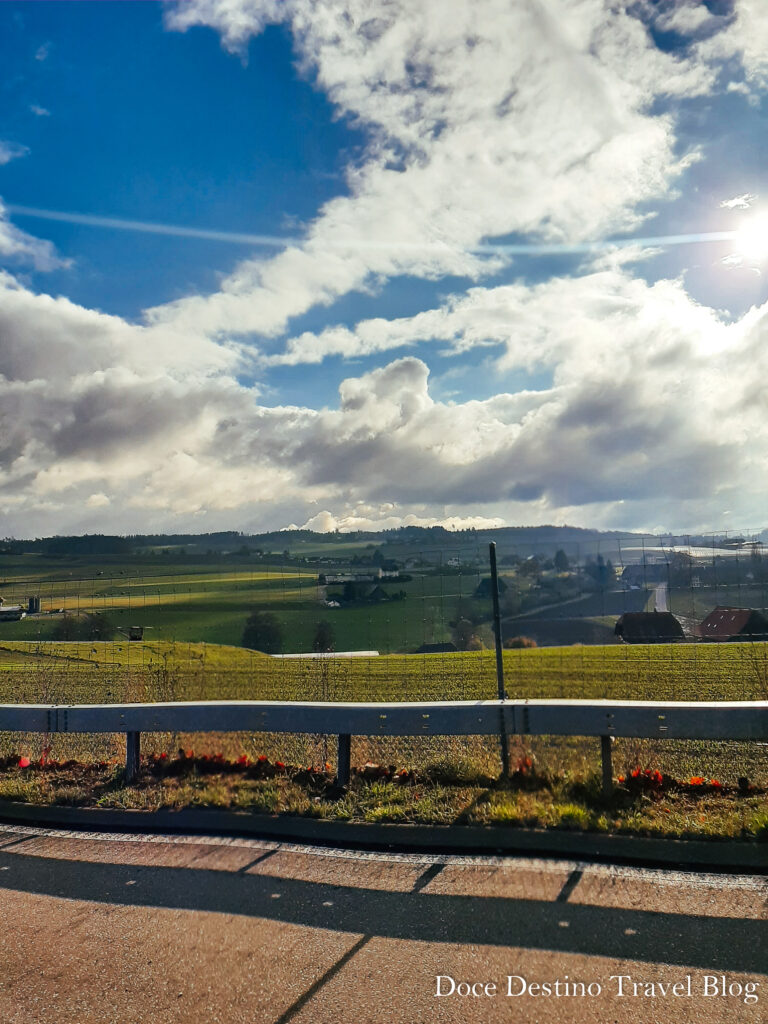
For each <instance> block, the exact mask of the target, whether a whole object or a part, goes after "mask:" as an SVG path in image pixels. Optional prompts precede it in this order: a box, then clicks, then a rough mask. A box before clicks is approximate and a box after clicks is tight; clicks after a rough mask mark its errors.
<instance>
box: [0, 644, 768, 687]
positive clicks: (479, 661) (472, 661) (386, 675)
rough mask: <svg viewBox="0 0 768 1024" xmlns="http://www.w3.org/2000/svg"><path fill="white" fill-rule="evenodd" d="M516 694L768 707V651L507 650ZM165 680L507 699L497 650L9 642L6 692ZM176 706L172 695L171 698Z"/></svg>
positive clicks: (2, 670)
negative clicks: (365, 653)
mask: <svg viewBox="0 0 768 1024" xmlns="http://www.w3.org/2000/svg"><path fill="white" fill-rule="evenodd" d="M504 673H505V685H506V688H507V692H508V694H509V696H510V697H523V698H525V697H528V698H546V697H550V698H556V697H564V698H572V697H584V698H589V697H592V698H616V699H638V700H642V699H646V700H653V699H657V700H662V699H668V700H766V699H768V644H765V643H732V644H658V645H637V646H634V645H609V646H594V647H579V646H573V647H559V648H551V647H550V648H547V647H544V648H536V649H528V650H510V651H505V652H504ZM160 675H162V676H163V677H164V678H165V680H166V682H167V683H168V685H169V686H170V684H171V682H172V684H173V686H172V689H173V691H174V694H175V695H176V699H180V700H181V699H202V698H207V699H218V698H221V699H223V698H229V699H270V700H271V699H291V700H317V699H337V700H440V699H444V700H460V699H467V700H470V699H483V698H493V697H495V696H496V687H497V684H496V669H495V655H494V652H493V651H491V650H486V651H477V652H460V653H453V654H430V655H414V654H411V655H405V654H394V655H389V656H380V657H368V658H340V657H329V658H322V659H317V658H309V657H308V658H286V659H282V658H271V657H269V656H267V655H263V654H259V653H258V652H255V651H248V650H246V649H244V648H240V647H233V646H222V645H216V644H201V643H178V642H177V643H165V642H162V641H156V640H153V641H143V642H137V641H134V642H128V641H124V642H120V643H112V642H93V643H91V642H76V643H45V642H40V643H33V642H25V641H19V640H17V641H4V642H0V697H1V698H2V700H5V701H12V700H18V699H19V688H20V687H23V689H24V691H25V693H28V694H30V696H29V697H28V698H25V699H30V700H32V699H42V694H43V690H47V691H48V692H49V694H50V695H51V696H50V699H51V700H53V699H54V698H55V699H56V701H57V702H68V703H72V702H76V701H101V700H104V699H106V696H105V695H106V694H107V692H109V694H110V695H111V697H110V699H113V700H115V701H119V700H123V699H144V698H140V697H135V698H131V697H129V696H126V695H128V694H129V693H130V692H132V688H134V689H136V691H137V692H138V690H140V689H141V687H142V686H144V685H145V684H146V680H147V679H149V678H150V677H153V676H158V677H159V676H160ZM167 699H171V698H167Z"/></svg>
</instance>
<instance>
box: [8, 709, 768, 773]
mask: <svg viewBox="0 0 768 1024" xmlns="http://www.w3.org/2000/svg"><path fill="white" fill-rule="evenodd" d="M0 730H2V731H9V732H41V733H121V732H122V733H125V736H126V757H125V774H126V779H127V780H129V781H130V780H131V779H133V778H135V776H136V773H137V771H138V768H139V761H140V752H141V734H142V733H153V732H285V733H322V734H326V735H335V736H337V737H338V762H337V777H338V782H339V784H340V785H346V784H347V783H348V782H349V775H350V744H351V738H352V736H482V735H500V736H510V735H514V734H517V735H529V736H594V737H599V738H600V749H601V758H602V780H603V790H604V792H606V793H608V792H610V790H611V788H612V786H613V767H612V763H611V743H612V737H614V736H620V737H636V738H644V739H682V740H695V739H704V740H746V741H755V742H766V741H768V701H639V700H625V701H611V700H503V701H502V700H482V701H431V702H398V703H333V704H332V703H324V702H312V701H216V700H214V701H189V702H168V703H156V704H70V705H66V704H64V705H62V704H2V705H0Z"/></svg>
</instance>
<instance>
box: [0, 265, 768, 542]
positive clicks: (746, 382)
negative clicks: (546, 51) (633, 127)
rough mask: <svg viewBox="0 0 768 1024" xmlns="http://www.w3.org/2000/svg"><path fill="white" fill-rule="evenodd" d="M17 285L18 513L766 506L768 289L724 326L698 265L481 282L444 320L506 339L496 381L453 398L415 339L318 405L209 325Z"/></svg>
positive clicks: (381, 521)
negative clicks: (268, 388)
mask: <svg viewBox="0 0 768 1024" xmlns="http://www.w3.org/2000/svg"><path fill="white" fill-rule="evenodd" d="M0 283H2V292H0V334H2V337H3V339H4V344H3V347H2V350H0V438H1V439H2V441H1V443H0V511H2V512H3V513H4V515H5V521H6V523H8V524H9V525H8V530H9V532H13V531H14V530H15V531H16V532H19V530H20V529H24V530H32V531H34V532H49V533H51V532H64V531H65V530H66V529H68V528H69V529H71V528H73V527H74V526H76V525H77V524H78V523H81V522H83V521H84V520H83V518H82V516H83V515H85V513H86V512H87V513H94V514H95V513H98V512H99V510H100V508H101V511H102V513H103V516H107V517H108V518H104V517H103V518H102V519H101V520H100V523H101V528H102V529H107V528H108V529H110V530H115V531H117V530H123V531H127V532H137V531H144V530H149V529H150V528H153V527H154V528H164V529H168V528H171V526H177V527H179V528H181V527H182V525H183V526H184V527H185V528H199V526H200V523H199V522H198V520H200V519H201V517H203V518H204V519H205V525H206V529H214V528H223V527H225V526H229V527H231V526H233V525H237V526H241V527H243V528H245V527H246V526H250V527H251V528H256V529H263V528H267V527H275V526H280V525H282V524H283V523H286V522H291V521H292V522H294V523H305V524H306V523H313V524H314V525H316V526H319V527H321V528H325V529H336V528H338V529H346V530H350V529H358V528H360V529H362V528H365V526H366V524H367V525H370V526H371V527H372V528H376V529H380V528H385V527H387V526H395V525H399V524H400V523H408V522H413V523H419V524H426V525H431V524H437V523H439V524H444V525H445V524H451V523H453V524H455V525H456V526H460V525H461V524H462V523H463V524H464V525H470V524H474V525H477V524H478V523H480V522H481V521H482V520H488V519H493V520H495V519H505V520H507V521H510V520H511V521H514V520H517V521H523V522H552V521H556V522H557V521H559V522H563V521H570V522H576V523H583V524H585V525H586V524H588V523H592V524H595V523H603V524H604V525H612V523H611V520H610V517H611V516H613V517H614V524H615V525H617V526H619V527H620V526H622V525H625V524H626V525H627V526H630V525H638V520H640V517H642V521H644V522H651V521H652V522H654V523H658V522H666V523H667V524H668V525H669V527H670V528H678V529H679V528H683V527H685V526H690V525H691V524H693V523H697V524H698V523H702V522H709V523H710V524H713V523H717V522H719V510H720V509H722V508H723V507H727V508H729V509H731V510H732V514H733V517H734V519H739V520H740V521H741V522H748V521H750V520H752V519H753V518H754V517H756V516H757V514H758V513H759V510H760V509H761V508H762V507H763V503H762V488H763V481H764V479H765V477H766V470H768V465H766V462H768V458H767V457H766V456H765V454H764V453H765V452H766V451H768V443H767V442H768V427H767V426H766V424H768V415H766V413H767V412H768V409H766V398H765V394H764V391H763V389H762V386H761V382H762V380H764V379H765V376H766V374H768V355H766V353H768V345H767V344H766V341H768V306H766V307H762V308H758V309H755V310H752V311H751V312H750V313H749V314H748V315H747V316H745V317H744V318H743V319H742V320H741V321H738V322H736V323H731V324H727V323H725V322H723V321H721V320H720V319H719V317H718V316H717V315H716V314H715V313H714V311H712V310H709V309H706V308H704V307H700V306H697V305H696V304H695V303H693V302H692V300H691V299H690V297H689V296H687V295H686V293H685V291H684V289H683V287H682V285H681V284H680V283H679V282H669V281H667V282H661V283H659V284H657V285H654V286H648V285H647V284H645V283H644V282H641V281H637V280H634V279H633V278H632V277H631V276H630V275H629V274H628V273H627V272H626V271H620V270H613V271H602V272H600V273H595V274H592V275H588V276H586V277H583V278H580V279H567V278H564V279H555V280H552V281H550V282H547V283H545V284H542V285H540V286H538V287H537V288H533V289H526V288H524V287H523V286H517V285H514V286H505V287H500V288H493V289H482V288H476V289H473V290H471V291H470V293H469V294H468V295H467V296H466V297H464V298H462V299H455V300H453V301H451V302H447V303H446V304H445V305H444V306H443V307H440V308H439V309H437V310H433V311H430V312H429V313H428V314H424V316H425V317H427V316H431V317H432V321H433V325H435V326H434V331H435V332H437V331H439V332H442V335H443V336H444V338H445V339H446V341H447V343H448V344H450V345H453V346H454V347H455V348H456V349H457V350H458V349H461V348H462V347H472V346H475V345H484V344H485V342H486V340H487V337H488V336H493V337H494V338H495V339H496V340H497V344H498V348H497V349H496V350H495V358H496V360H497V367H496V370H495V371H494V379H495V381H496V386H497V387H498V388H499V389H500V393H499V394H496V395H494V396H493V397H491V398H488V399H486V400H483V401H458V402H442V401H438V400H436V399H435V397H434V395H433V394H432V393H431V391H430V386H429V369H428V367H427V365H426V363H425V362H424V361H423V360H421V359H418V358H414V357H413V356H409V357H406V358H402V359H396V360H394V361H393V362H390V363H389V364H388V365H385V366H382V367H380V368H378V369H375V370H372V371H371V372H369V373H365V374H362V375H359V376H350V377H349V378H347V379H346V380H345V381H343V382H342V384H341V386H340V390H339V404H338V408H325V409H321V410H319V411H318V410H313V409H309V408H305V407H301V406H277V407H266V406H263V405H260V404H259V403H258V400H257V396H256V394H255V392H254V391H253V390H251V389H249V388H247V387H244V386H242V385H240V384H238V383H237V382H236V379H235V374H236V372H237V370H238V367H239V360H240V356H239V353H238V352H237V350H235V349H232V348H230V347H228V346H226V345H224V344H222V343H217V342H214V341H211V340H210V339H207V338H205V337H204V336H202V335H200V334H198V335H189V336H186V335H184V336H182V335H179V334H178V333H175V332H174V331H172V330H171V329H170V328H167V327H159V326H154V327H142V326H137V325H133V324H128V323H126V322H125V321H123V320H121V319H120V318H118V317H110V316H105V315H103V314H99V313H95V312H92V311H89V310H84V309H82V308H80V307H77V306H75V305H73V304H72V303H69V302H67V300H64V299H57V300H54V299H52V298H50V297H48V296H41V295H34V294H32V293H31V292H29V291H28V290H27V289H25V288H23V287H21V286H20V285H18V284H17V283H14V282H13V281H12V280H10V279H8V278H6V279H4V280H3V281H2V282H0ZM505 311H506V313H505ZM418 322H419V318H418V317H414V318H412V319H411V322H410V323H409V322H408V321H398V322H395V328H394V329H396V330H397V331H398V332H399V334H400V336H401V337H407V336H408V331H409V330H411V331H412V330H413V325H414V323H418ZM510 324H513V325H514V329H513V330H510V327H509V325H510ZM30 338H34V339H35V344H34V345H30V344H29V343H28V339H30ZM534 364H536V365H543V366H546V367H548V368H549V370H550V372H551V374H552V378H553V381H552V384H551V386H549V387H546V388H543V389H542V390H538V391H522V392H517V393H504V392H503V387H504V373H505V372H506V370H507V369H514V368H516V367H519V366H528V365H534ZM650 495H655V496H657V497H656V498H655V500H654V501H651V499H650V497H649V496H650ZM101 496H104V498H106V499H107V500H108V501H109V505H106V504H104V503H103V498H102V497H101ZM97 501H98V502H101V503H102V505H101V506H97V505H96V502H97ZM78 509H80V510H83V511H82V513H81V512H80V511H78ZM318 510H323V512H319V511H318ZM325 513H327V515H326V514H325ZM478 516H479V517H480V518H479V519H478V518H477V517H478ZM633 516H634V517H635V518H634V520H633V518H632V517H633ZM86 521H87V522H89V523H90V522H91V520H86ZM13 524H16V525H15V526H14V525H13Z"/></svg>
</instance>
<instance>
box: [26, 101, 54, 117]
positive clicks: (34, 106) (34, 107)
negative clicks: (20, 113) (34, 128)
mask: <svg viewBox="0 0 768 1024" xmlns="http://www.w3.org/2000/svg"><path fill="white" fill-rule="evenodd" d="M29 109H30V110H31V112H32V113H33V114H34V115H35V117H50V116H51V112H50V110H47V109H46V108H45V107H41V106H40V105H39V104H38V103H30V105H29Z"/></svg>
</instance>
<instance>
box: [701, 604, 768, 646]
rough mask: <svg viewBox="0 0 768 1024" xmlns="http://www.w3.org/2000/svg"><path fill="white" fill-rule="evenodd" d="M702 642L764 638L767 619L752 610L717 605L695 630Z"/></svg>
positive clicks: (766, 629) (767, 626)
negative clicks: (741, 637)
mask: <svg viewBox="0 0 768 1024" xmlns="http://www.w3.org/2000/svg"><path fill="white" fill-rule="evenodd" d="M696 633H697V636H700V637H701V638H702V639H704V640H729V639H730V638H731V637H733V636H765V635H766V634H768V619H766V617H765V616H764V615H763V614H762V613H761V612H758V611H756V610H755V609H754V608H733V607H728V606H727V605H718V606H717V608H714V609H713V610H712V611H711V612H710V613H709V615H708V616H707V617H706V618H705V619H704V620H703V621H702V622H701V624H700V625H699V627H698V629H697V630H696Z"/></svg>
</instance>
